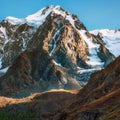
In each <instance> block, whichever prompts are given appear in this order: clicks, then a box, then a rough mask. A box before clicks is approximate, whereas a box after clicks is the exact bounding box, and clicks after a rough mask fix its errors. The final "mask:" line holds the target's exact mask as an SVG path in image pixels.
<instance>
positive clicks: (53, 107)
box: [0, 57, 120, 120]
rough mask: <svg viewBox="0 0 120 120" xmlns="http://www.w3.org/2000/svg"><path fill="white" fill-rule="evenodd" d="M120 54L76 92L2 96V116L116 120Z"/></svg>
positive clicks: (119, 100)
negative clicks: (14, 97) (23, 96)
mask: <svg viewBox="0 0 120 120" xmlns="http://www.w3.org/2000/svg"><path fill="white" fill-rule="evenodd" d="M119 61H120V57H118V58H117V59H116V60H115V61H113V62H112V63H111V64H109V65H108V66H107V67H106V68H105V69H103V70H101V71H99V72H97V73H94V74H93V75H92V76H91V79H90V81H89V82H88V84H87V85H86V86H85V87H84V88H82V89H81V90H79V91H65V90H64V91H63V90H61V91H50V92H45V93H42V94H34V95H32V96H30V97H27V98H24V99H19V100H16V99H10V98H4V97H1V98H0V100H1V101H2V102H1V110H0V111H1V113H2V114H1V115H2V117H5V118H7V117H8V116H9V118H10V117H11V119H13V118H12V116H14V118H15V117H16V118H17V119H19V118H22V119H23V120H24V119H25V118H32V119H33V118H36V119H40V120H119V119H120V62H119Z"/></svg>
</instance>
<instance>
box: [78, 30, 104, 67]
mask: <svg viewBox="0 0 120 120" xmlns="http://www.w3.org/2000/svg"><path fill="white" fill-rule="evenodd" d="M79 33H80V34H81V36H82V38H83V39H84V40H85V42H86V44H87V46H88V49H89V56H88V59H89V60H88V61H87V64H88V65H90V66H92V67H103V65H104V63H103V62H101V59H100V58H99V57H98V54H97V52H98V49H99V47H100V45H99V44H96V43H94V42H93V41H92V37H91V38H88V37H87V35H86V34H85V33H86V31H85V30H80V31H79Z"/></svg>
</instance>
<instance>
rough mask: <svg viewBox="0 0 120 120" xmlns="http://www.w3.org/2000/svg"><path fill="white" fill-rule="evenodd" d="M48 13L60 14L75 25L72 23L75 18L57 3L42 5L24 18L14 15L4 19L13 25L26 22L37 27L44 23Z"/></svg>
mask: <svg viewBox="0 0 120 120" xmlns="http://www.w3.org/2000/svg"><path fill="white" fill-rule="evenodd" d="M50 13H52V14H57V15H61V16H62V17H64V18H65V19H67V20H68V21H69V22H70V23H71V24H72V25H73V26H75V25H74V21H75V20H74V18H73V17H72V15H71V14H70V13H69V12H67V11H65V10H64V9H63V8H61V7H60V6H59V5H57V6H54V5H51V6H47V7H44V8H43V9H41V10H39V11H38V12H36V13H34V14H32V15H28V16H27V17H26V18H15V17H11V16H9V17H7V18H6V19H5V20H7V21H8V22H9V23H11V24H13V25H19V24H24V23H27V24H28V25H31V26H35V27H39V26H40V25H42V24H43V23H44V21H45V19H46V17H47V16H48V15H49V14H50ZM52 14H51V15H52Z"/></svg>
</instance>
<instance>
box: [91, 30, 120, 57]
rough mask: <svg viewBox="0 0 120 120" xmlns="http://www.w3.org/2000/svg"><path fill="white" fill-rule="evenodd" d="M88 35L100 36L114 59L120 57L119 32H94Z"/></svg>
mask: <svg viewBox="0 0 120 120" xmlns="http://www.w3.org/2000/svg"><path fill="white" fill-rule="evenodd" d="M90 33H92V34H94V35H97V34H98V33H99V34H100V36H101V38H102V40H103V41H104V43H105V46H106V47H107V48H108V49H109V51H110V52H111V53H113V54H114V55H115V56H116V57H117V56H119V55H120V31H119V30H109V29H103V30H94V31H90Z"/></svg>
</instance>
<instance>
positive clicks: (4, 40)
mask: <svg viewBox="0 0 120 120" xmlns="http://www.w3.org/2000/svg"><path fill="white" fill-rule="evenodd" d="M0 44H1V46H0V56H1V58H0V68H1V69H2V70H1V71H5V70H4V69H6V67H7V68H8V67H10V66H11V67H10V69H9V70H8V71H7V70H6V71H7V73H6V72H4V73H6V75H5V76H3V77H2V78H1V80H0V81H1V82H0V84H1V90H2V91H3V90H5V88H6V87H7V88H9V89H11V88H10V87H11V86H12V83H14V84H15V85H14V87H13V89H12V90H11V92H13V91H15V90H16V91H19V90H18V89H20V90H22V89H24V90H25V88H26V89H32V86H31V85H33V84H32V83H35V82H36V81H37V82H38V81H39V82H40V83H41V86H39V85H38V86H39V87H38V89H40V91H42V90H47V89H49V88H59V87H60V86H61V83H59V80H58V77H59V79H60V78H61V80H62V81H64V82H65V83H68V84H67V85H66V84H64V82H63V83H62V88H78V86H79V85H78V83H79V84H80V86H83V83H84V84H85V83H86V82H87V80H88V79H89V77H90V74H91V73H92V72H89V73H88V76H86V73H85V72H84V73H85V74H82V70H83V71H84V69H85V71H86V69H88V68H89V69H91V70H93V69H94V71H95V70H96V68H101V67H104V66H105V65H106V64H109V63H110V62H111V61H112V60H113V59H114V55H113V54H112V53H110V51H109V50H108V49H107V48H106V47H105V46H104V43H103V42H102V39H101V38H100V37H99V36H96V35H92V34H90V33H89V32H88V31H87V29H86V28H85V26H84V25H83V23H82V22H81V21H79V19H78V18H77V16H75V15H71V14H70V13H69V12H67V11H65V10H63V9H62V8H61V7H59V6H49V7H46V8H44V9H42V10H41V11H39V12H37V13H36V14H33V15H30V16H28V17H26V18H25V19H18V18H13V17H8V18H7V19H5V20H4V21H3V22H2V23H0ZM25 51H27V52H25ZM35 52H36V53H35ZM39 52H40V53H39ZM41 52H43V54H44V53H45V55H46V57H45V55H43V54H42V55H41ZM34 54H36V55H34ZM31 56H32V57H31ZM33 56H34V57H33ZM39 57H41V58H42V57H43V58H44V57H45V60H44V59H40V61H39ZM48 58H49V59H50V61H52V62H50V65H49V64H48V61H49V59H48ZM22 59H23V60H22ZM32 59H33V60H32ZM47 60H48V61H47ZM33 61H34V62H33ZM19 62H21V64H20V65H17V66H16V64H19ZM40 62H41V63H40ZM33 63H34V64H33ZM24 64H25V65H26V66H24ZM53 64H54V65H53ZM15 66H16V67H15ZM3 68H4V69H3ZM28 68H29V69H28ZM39 68H42V69H39ZM58 68H59V69H60V71H63V74H64V75H62V77H61V72H59V71H58V72H57V69H58ZM14 69H16V70H17V71H14ZM78 69H79V71H78ZM81 69H82V70H81ZM29 70H30V71H29ZM46 70H47V71H46ZM1 71H0V73H1ZM13 71H14V72H13ZM20 71H21V72H20ZM48 71H51V72H48ZM73 71H74V72H73ZM87 71H88V70H87ZM56 72H57V73H56ZM56 74H57V75H56ZM81 74H82V75H81ZM2 75H3V73H2ZM56 76H58V77H56ZM63 76H64V77H63ZM68 76H69V77H68ZM83 78H84V80H83ZM81 79H82V80H81ZM46 81H50V82H48V83H47V82H46ZM9 82H10V83H9ZM24 82H25V84H26V85H25V84H24ZM82 82H83V83H82ZM8 83H9V84H8ZM69 83H70V84H69ZM5 84H6V85H5ZM19 84H20V85H19ZM54 84H55V85H54ZM59 84H60V85H59ZM44 85H45V86H44ZM5 86H6V87H5ZM17 86H18V87H17ZM26 86H27V87H26ZM33 86H34V85H33ZM54 86H55V87H54ZM73 86H74V87H73ZM80 86H79V87H80ZM9 89H8V91H10V90H9ZM6 93H7V92H6Z"/></svg>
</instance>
